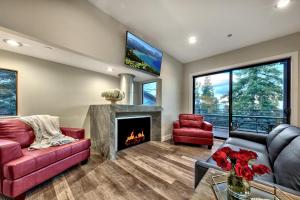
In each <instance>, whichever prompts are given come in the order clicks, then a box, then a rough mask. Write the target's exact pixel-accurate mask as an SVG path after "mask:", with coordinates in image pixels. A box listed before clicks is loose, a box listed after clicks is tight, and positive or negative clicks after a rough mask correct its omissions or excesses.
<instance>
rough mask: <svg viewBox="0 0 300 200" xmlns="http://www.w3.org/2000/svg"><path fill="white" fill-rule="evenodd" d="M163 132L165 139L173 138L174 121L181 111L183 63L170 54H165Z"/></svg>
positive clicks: (163, 69) (163, 71)
mask: <svg viewBox="0 0 300 200" xmlns="http://www.w3.org/2000/svg"><path fill="white" fill-rule="evenodd" d="M161 78H162V91H161V92H162V105H163V109H164V110H163V116H162V134H163V137H164V138H163V139H169V138H171V130H172V126H171V125H172V124H173V122H174V121H175V120H176V119H178V114H179V113H180V112H181V96H182V93H181V91H182V90H181V88H182V65H181V63H179V62H178V61H176V60H174V59H172V58H171V57H169V56H168V55H166V54H165V55H164V59H163V68H162V74H161Z"/></svg>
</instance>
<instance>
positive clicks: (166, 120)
mask: <svg viewBox="0 0 300 200" xmlns="http://www.w3.org/2000/svg"><path fill="white" fill-rule="evenodd" d="M0 26H3V27H5V28H8V29H11V30H14V31H17V32H20V33H23V34H26V35H28V36H31V37H34V38H37V39H39V40H42V41H46V42H48V43H52V44H55V45H57V46H61V47H63V48H67V49H71V50H73V51H77V52H80V53H82V54H85V55H88V56H92V57H94V58H96V59H99V60H101V61H104V62H107V63H111V64H117V65H124V64H123V63H124V55H125V33H126V31H127V30H128V28H127V27H125V26H124V25H123V24H121V23H120V22H118V21H116V20H115V19H113V18H112V17H110V16H108V15H106V14H105V13H103V12H101V11H99V10H98V9H97V8H96V7H94V6H93V5H91V4H90V3H89V2H88V1H85V0H26V1H20V0H1V1H0ZM129 31H132V32H134V33H136V32H135V31H134V30H130V29H129ZM136 34H137V35H139V36H140V37H142V38H143V39H145V40H146V41H148V42H150V43H152V44H153V45H154V46H156V47H158V48H159V46H158V45H157V44H155V43H154V42H151V38H147V37H145V35H142V34H139V33H136ZM181 70H182V65H181V63H180V62H178V61H177V60H176V59H174V58H172V57H170V56H168V54H167V53H165V52H164V58H163V64H162V73H161V79H162V84H163V86H162V88H163V93H162V99H165V100H162V106H163V107H164V111H163V116H162V123H163V127H162V130H163V137H164V138H165V136H166V135H169V134H170V130H171V126H172V123H171V121H172V120H173V119H176V118H177V116H178V114H179V112H180V106H181V102H180V97H181V87H179V85H180V82H178V80H180V79H181ZM170 102H171V103H170ZM74 109H75V108H74Z"/></svg>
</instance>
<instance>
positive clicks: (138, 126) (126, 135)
mask: <svg viewBox="0 0 300 200" xmlns="http://www.w3.org/2000/svg"><path fill="white" fill-rule="evenodd" d="M115 135H116V137H117V138H116V140H115V141H117V151H120V150H122V149H125V148H128V147H131V146H134V145H138V144H141V143H144V142H147V141H150V137H151V116H131V117H119V118H116V134H115Z"/></svg>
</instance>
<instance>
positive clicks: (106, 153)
mask: <svg viewBox="0 0 300 200" xmlns="http://www.w3.org/2000/svg"><path fill="white" fill-rule="evenodd" d="M161 111H162V107H161V106H143V105H117V104H114V105H112V104H105V105H91V106H90V121H91V141H92V148H93V150H94V151H96V152H98V153H100V154H101V155H102V156H103V157H104V158H106V159H115V158H116V153H117V146H116V135H115V134H116V133H115V128H116V118H118V117H132V116H145V115H149V116H151V118H152V126H151V137H150V141H161Z"/></svg>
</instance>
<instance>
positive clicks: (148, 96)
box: [142, 82, 157, 105]
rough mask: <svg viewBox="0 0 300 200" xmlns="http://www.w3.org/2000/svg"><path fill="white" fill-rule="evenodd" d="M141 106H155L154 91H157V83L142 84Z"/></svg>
mask: <svg viewBox="0 0 300 200" xmlns="http://www.w3.org/2000/svg"><path fill="white" fill-rule="evenodd" d="M142 89H143V91H142V93H143V97H142V103H143V105H155V104H156V91H157V82H151V83H144V84H143V88H142Z"/></svg>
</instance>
